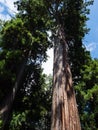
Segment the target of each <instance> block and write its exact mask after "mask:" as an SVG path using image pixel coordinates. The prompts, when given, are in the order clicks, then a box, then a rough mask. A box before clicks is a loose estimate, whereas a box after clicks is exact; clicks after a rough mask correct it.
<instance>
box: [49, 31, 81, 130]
mask: <svg viewBox="0 0 98 130" xmlns="http://www.w3.org/2000/svg"><path fill="white" fill-rule="evenodd" d="M54 42H55V45H54V69H53V99H52V125H51V130H81V127H80V121H79V116H78V110H77V104H76V99H75V92H74V89H73V85H72V75H71V70H70V66H69V64H68V60H67V59H68V57H67V51H68V50H67V43H66V40H65V36H64V32H63V31H62V28H59V30H58V35H57V36H56V37H55V39H54Z"/></svg>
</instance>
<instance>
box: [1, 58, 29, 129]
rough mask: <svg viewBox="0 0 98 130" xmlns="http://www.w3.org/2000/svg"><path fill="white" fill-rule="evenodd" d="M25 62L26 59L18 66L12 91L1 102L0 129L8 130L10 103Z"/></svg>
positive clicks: (10, 112) (15, 92) (11, 103)
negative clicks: (0, 126)
mask: <svg viewBox="0 0 98 130" xmlns="http://www.w3.org/2000/svg"><path fill="white" fill-rule="evenodd" d="M26 62H27V60H25V61H24V62H23V64H22V65H21V67H20V70H19V73H18V76H17V79H16V82H15V85H14V86H13V89H12V92H11V93H10V94H8V95H7V97H6V99H5V100H4V102H3V103H2V107H1V109H0V116H1V119H2V121H3V127H2V130H8V129H9V128H8V127H9V123H10V119H11V114H12V105H13V102H14V99H15V96H16V94H17V91H18V89H19V84H20V82H21V78H22V76H23V72H24V69H25V65H26Z"/></svg>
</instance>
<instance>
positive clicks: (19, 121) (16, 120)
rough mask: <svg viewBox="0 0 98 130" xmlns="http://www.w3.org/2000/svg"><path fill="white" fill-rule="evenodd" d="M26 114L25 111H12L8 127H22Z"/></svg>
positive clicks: (18, 128)
mask: <svg viewBox="0 0 98 130" xmlns="http://www.w3.org/2000/svg"><path fill="white" fill-rule="evenodd" d="M26 115H27V111H25V112H22V113H13V115H12V120H11V123H10V129H11V130H15V129H16V128H17V130H20V128H21V127H23V126H22V125H23V123H25V121H26Z"/></svg>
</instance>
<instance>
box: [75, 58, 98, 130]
mask: <svg viewBox="0 0 98 130" xmlns="http://www.w3.org/2000/svg"><path fill="white" fill-rule="evenodd" d="M81 76H82V77H81V80H80V81H79V83H78V84H77V85H76V87H75V88H76V95H77V102H78V108H79V113H80V118H81V124H82V129H83V130H86V129H88V130H96V129H98V125H97V118H98V96H97V95H98V60H91V61H90V62H88V64H87V65H85V66H84V69H83V70H82V71H81Z"/></svg>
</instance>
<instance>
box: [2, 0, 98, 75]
mask: <svg viewBox="0 0 98 130" xmlns="http://www.w3.org/2000/svg"><path fill="white" fill-rule="evenodd" d="M15 1H17V0H0V19H2V20H8V19H11V16H14V15H15V12H16V13H17V9H16V8H15V6H14V4H13V2H15ZM89 8H90V15H89V16H88V17H89V18H90V19H89V21H88V22H87V27H88V28H90V32H89V33H88V34H87V35H86V36H85V38H84V44H85V45H86V48H87V49H88V50H89V51H90V52H91V56H92V58H98V50H97V49H98V36H97V35H98V0H94V4H93V5H91V6H90V7H89ZM47 53H48V55H49V58H48V61H47V62H46V63H44V64H43V68H44V73H46V74H52V68H53V50H52V49H51V50H48V52H47Z"/></svg>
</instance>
